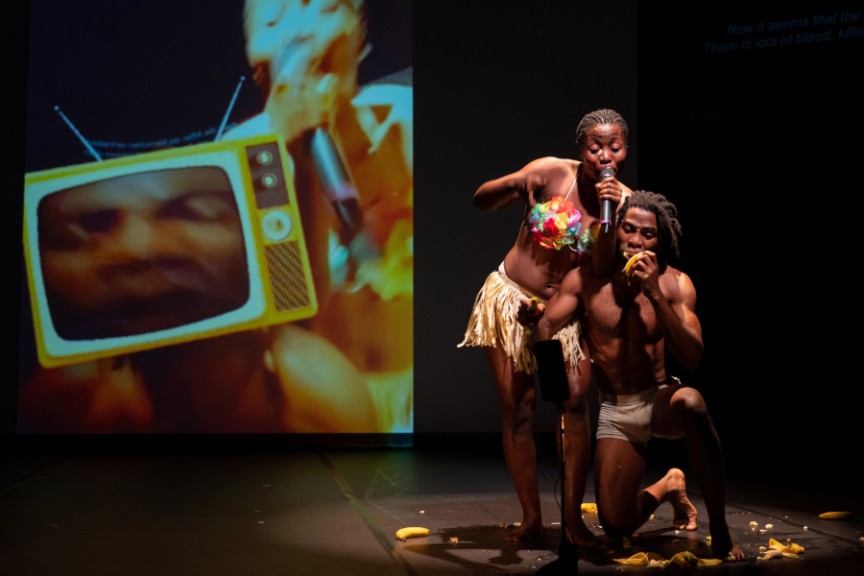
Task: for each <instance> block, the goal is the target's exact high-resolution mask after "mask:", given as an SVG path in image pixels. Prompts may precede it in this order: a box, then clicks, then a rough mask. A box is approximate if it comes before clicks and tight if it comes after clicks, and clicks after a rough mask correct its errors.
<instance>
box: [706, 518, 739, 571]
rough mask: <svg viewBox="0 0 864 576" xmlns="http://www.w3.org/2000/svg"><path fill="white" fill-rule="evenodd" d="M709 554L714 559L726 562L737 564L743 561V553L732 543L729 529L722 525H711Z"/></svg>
mask: <svg viewBox="0 0 864 576" xmlns="http://www.w3.org/2000/svg"><path fill="white" fill-rule="evenodd" d="M709 532H710V533H711V554H712V556H714V558H720V559H721V560H724V561H726V562H737V561H739V560H744V551H743V550H741V548H739V547H738V545H737V544H735V543H734V542H733V541H732V536H731V535H730V534H729V528H728V527H727V526H726V524H725V523H724V524H723V525H721V526H715V524H713V523H712V524H711V526H710V528H709Z"/></svg>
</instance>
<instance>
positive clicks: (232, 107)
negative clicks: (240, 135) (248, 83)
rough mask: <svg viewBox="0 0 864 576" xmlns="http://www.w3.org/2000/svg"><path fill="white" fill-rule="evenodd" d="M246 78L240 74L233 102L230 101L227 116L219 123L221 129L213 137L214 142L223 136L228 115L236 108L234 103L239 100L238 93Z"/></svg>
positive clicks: (232, 98)
mask: <svg viewBox="0 0 864 576" xmlns="http://www.w3.org/2000/svg"><path fill="white" fill-rule="evenodd" d="M244 80H246V77H245V76H240V81H239V82H237V87H236V88H235V89H234V95H233V96H231V102H229V103H228V110H226V111H225V116H223V117H222V124H220V125H219V131H218V132H216V138H214V139H213V141H214V142H217V141H218V140H219V139H220V138H221V137H222V132H223V131H224V130H225V125H226V124H227V123H228V117H229V116H230V115H231V110H233V109H234V103H235V102H237V94H239V93H240V87H241V86H243V81H244Z"/></svg>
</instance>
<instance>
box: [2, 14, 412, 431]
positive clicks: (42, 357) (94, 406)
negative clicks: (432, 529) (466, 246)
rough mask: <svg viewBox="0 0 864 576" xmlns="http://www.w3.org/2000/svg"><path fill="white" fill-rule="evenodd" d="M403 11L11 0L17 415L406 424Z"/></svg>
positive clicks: (164, 426) (210, 427) (43, 421)
mask: <svg viewBox="0 0 864 576" xmlns="http://www.w3.org/2000/svg"><path fill="white" fill-rule="evenodd" d="M410 22H411V18H410V3H405V2H401V1H397V0H367V1H365V2H364V1H363V0H324V1H320V0H318V1H316V0H312V1H308V0H245V1H244V0H233V1H227V2H220V3H218V5H214V4H213V3H212V2H209V1H205V0H194V1H189V2H183V3H180V4H176V3H164V4H163V3H160V2H153V1H152V0H146V1H145V0H134V1H129V2H123V3H112V2H102V1H99V0H79V1H78V2H68V1H65V0H35V1H34V2H33V3H32V4H31V14H30V27H31V33H30V50H29V53H28V57H29V66H30V68H31V69H33V70H36V69H38V70H39V74H31V75H29V76H28V109H27V114H28V123H27V125H28V130H27V170H28V174H27V179H26V182H25V251H26V252H27V256H28V261H27V269H28V276H29V280H30V281H29V289H30V294H28V295H27V298H28V302H27V303H26V306H27V308H28V309H29V311H30V314H29V316H30V317H29V318H28V319H27V320H28V321H29V323H25V324H26V325H22V328H23V330H24V331H25V332H26V331H30V332H31V337H29V338H27V339H26V341H25V342H24V346H23V350H22V363H21V364H22V366H23V367H24V369H22V371H21V381H20V385H19V406H18V418H17V421H18V431H19V432H21V433H61V434H62V433H70V434H79V433H116V432H123V433H129V432H133V433H152V432H159V433H165V432H168V433H189V432H192V433H216V432H218V433H225V432H231V433H246V432H259V433H260V432H268V433H269V432H290V433H331V432H332V433H342V432H344V433H359V432H363V433H390V432H396V433H398V432H411V431H412V430H413V161H412V156H413V151H412V138H413V134H412V125H413V119H412V114H413V111H412V87H411V50H410V47H411V38H410V31H411V28H410ZM150 40H152V42H151V41H150ZM259 139H260V140H261V142H263V143H266V144H267V145H268V146H269V145H276V146H278V150H276V151H275V152H274V151H273V150H268V151H267V153H266V154H261V153H260V152H256V151H255V146H256V145H257V143H258V140H259ZM211 153H212V154H214V155H220V154H221V155H223V156H219V157H220V158H222V160H220V161H218V162H215V161H214V162H206V163H202V162H198V165H194V166H190V165H189V162H187V159H188V158H189V157H191V156H193V155H196V154H197V155H209V154H211ZM226 154H227V157H228V158H229V159H230V161H227V162H225V161H224V155H226ZM265 156H266V157H267V158H274V159H275V160H274V161H275V163H276V166H277V167H278V168H279V170H278V171H277V172H278V177H275V178H274V177H273V175H272V174H271V172H269V171H268V170H269V168H268V167H267V166H264V165H260V166H259V164H258V162H259V160H260V159H262V158H264V157H265ZM206 157H207V158H210V156H206ZM145 163H146V164H147V165H148V166H149V165H150V164H153V165H155V166H156V167H157V168H158V169H152V168H148V169H147V170H144V169H143V168H142V166H144V165H145ZM192 164H195V163H192ZM205 164H206V165H205ZM118 166H119V167H121V168H122V170H121V173H119V174H118V173H115V172H114V170H115V168H117V167H118ZM226 171H227V172H226ZM46 187H47V188H48V189H49V190H48V191H47V192H46V190H45V188H46ZM31 206H32V207H31ZM22 321H23V320H22Z"/></svg>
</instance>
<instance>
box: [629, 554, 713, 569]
mask: <svg viewBox="0 0 864 576" xmlns="http://www.w3.org/2000/svg"><path fill="white" fill-rule="evenodd" d="M613 560H614V561H615V562H616V563H617V564H622V565H624V566H641V567H645V568H664V567H666V566H668V565H669V564H677V565H679V566H681V567H683V568H703V567H706V566H720V565H721V564H723V560H721V559H719V558H699V557H697V556H696V555H695V554H693V553H692V552H688V551H686V550H685V551H683V552H678V553H677V554H675V555H674V556H672V557H671V558H669V559H668V560H667V559H666V558H664V557H663V556H661V555H660V554H657V553H656V552H637V553H636V554H633V555H632V556H630V557H629V558H614V559H613Z"/></svg>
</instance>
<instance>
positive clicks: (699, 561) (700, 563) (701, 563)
mask: <svg viewBox="0 0 864 576" xmlns="http://www.w3.org/2000/svg"><path fill="white" fill-rule="evenodd" d="M669 562H674V563H675V564H678V565H680V566H683V567H685V568H703V567H705V566H720V565H721V564H723V560H721V559H720V558H699V557H698V556H696V555H695V554H693V553H692V552H688V551H687V550H684V551H683V552H678V553H677V554H675V555H674V556H672V558H670V559H669Z"/></svg>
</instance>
